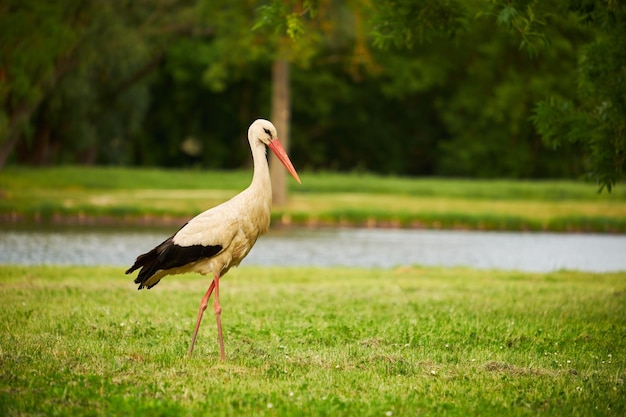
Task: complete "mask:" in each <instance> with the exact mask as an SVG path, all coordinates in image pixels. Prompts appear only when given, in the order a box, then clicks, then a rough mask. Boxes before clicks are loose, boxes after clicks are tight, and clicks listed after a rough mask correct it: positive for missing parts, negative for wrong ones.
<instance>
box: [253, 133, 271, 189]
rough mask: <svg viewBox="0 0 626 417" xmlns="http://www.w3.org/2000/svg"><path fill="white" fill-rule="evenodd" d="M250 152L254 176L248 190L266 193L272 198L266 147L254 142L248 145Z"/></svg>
mask: <svg viewBox="0 0 626 417" xmlns="http://www.w3.org/2000/svg"><path fill="white" fill-rule="evenodd" d="M250 145H251V146H250V148H251V150H252V162H253V164H254V174H253V176H252V183H251V184H250V188H254V189H256V190H260V191H259V192H265V193H268V195H269V198H270V199H271V197H272V182H271V180H270V169H269V166H268V164H267V155H266V152H267V151H266V149H267V148H266V147H265V145H264V144H263V143H261V142H258V141H254V142H252V143H251V144H250Z"/></svg>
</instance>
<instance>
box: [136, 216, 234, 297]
mask: <svg viewBox="0 0 626 417" xmlns="http://www.w3.org/2000/svg"><path fill="white" fill-rule="evenodd" d="M183 227H184V226H183ZM174 236H175V234H174V235H172V236H170V237H169V238H167V239H166V240H165V241H163V243H161V244H160V245H158V246H157V247H155V248H154V249H152V250H151V251H149V252H146V253H144V254H143V255H139V256H138V257H137V260H136V261H135V263H134V264H133V266H131V267H130V268H128V270H127V271H126V273H127V274H130V273H131V272H133V271H135V270H136V269H139V268H141V270H140V271H139V275H137V278H135V284H140V285H139V289H142V288H144V285H143V284H144V282H146V281H147V280H148V279H150V277H152V276H153V275H154V274H155V273H156V272H157V271H160V270H167V269H171V268H177V267H181V266H185V265H187V264H190V263H192V262H196V261H198V260H200V259H204V258H210V257H212V256H214V255H216V254H218V253H219V252H220V251H221V250H222V246H221V245H215V246H204V245H192V246H179V245H177V244H175V243H174ZM156 284H158V282H155V283H154V284H152V285H150V286H149V287H147V288H152V287H153V286H155V285H156Z"/></svg>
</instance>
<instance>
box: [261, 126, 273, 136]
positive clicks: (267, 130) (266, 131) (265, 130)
mask: <svg viewBox="0 0 626 417" xmlns="http://www.w3.org/2000/svg"><path fill="white" fill-rule="evenodd" d="M263 131H264V132H265V133H267V134H268V135H270V137H272V134H271V133H270V130H269V129H266V128H263Z"/></svg>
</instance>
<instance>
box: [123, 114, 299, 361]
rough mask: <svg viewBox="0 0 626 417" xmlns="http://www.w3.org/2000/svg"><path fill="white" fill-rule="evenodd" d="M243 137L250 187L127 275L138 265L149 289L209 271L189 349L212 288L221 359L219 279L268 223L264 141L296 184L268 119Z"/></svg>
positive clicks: (269, 198)
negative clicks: (250, 173) (250, 169)
mask: <svg viewBox="0 0 626 417" xmlns="http://www.w3.org/2000/svg"><path fill="white" fill-rule="evenodd" d="M248 141H249V142H250V148H251V150H252V159H253V162H254V175H253V177H252V182H251V183H250V186H249V187H248V188H246V189H245V190H244V191H242V192H241V193H239V194H237V195H236V196H235V197H233V198H231V199H230V200H228V201H226V202H224V203H222V204H220V205H218V206H216V207H213V208H212V209H209V210H207V211H205V212H203V213H201V214H199V215H197V216H196V217H194V218H193V219H191V220H190V221H189V222H187V223H186V224H185V225H184V226H183V227H182V228H180V229H179V230H178V232H176V233H175V234H174V235H172V236H171V237H169V238H168V239H166V240H165V241H164V242H163V243H161V244H160V245H158V246H157V247H155V248H154V249H152V250H151V251H149V252H147V253H144V254H143V255H139V256H138V257H137V260H136V261H135V264H134V265H133V266H132V267H130V268H129V269H128V270H127V271H126V273H127V274H130V273H131V272H133V271H134V270H136V269H139V268H141V270H140V271H139V275H138V276H137V278H136V279H135V284H139V289H142V288H148V289H149V288H152V287H154V286H155V285H156V284H158V283H159V281H160V280H161V278H163V277H164V276H166V275H171V274H182V273H186V272H198V273H200V274H202V275H205V274H209V273H211V274H212V275H213V281H212V282H211V285H210V286H209V289H208V290H207V292H206V294H205V295H204V297H203V298H202V301H201V302H200V311H199V312H198V319H197V321H196V327H195V329H194V332H193V338H192V339H191V346H190V347H189V356H191V354H192V353H193V346H194V344H195V343H196V336H197V335H198V328H199V327H200V321H201V320H202V314H203V313H204V310H206V308H207V305H208V302H209V298H210V297H211V293H212V292H213V290H215V298H214V300H213V310H214V311H215V317H216V319H217V336H218V340H219V346H220V355H221V358H222V360H224V359H225V358H226V355H225V353H224V340H223V338H222V321H221V312H222V307H221V306H220V302H219V288H220V286H219V280H220V277H223V276H224V274H226V272H228V270H229V269H230V268H232V267H233V266H237V265H239V263H240V262H241V261H242V260H243V258H245V257H246V255H247V254H248V252H250V249H252V246H253V245H254V243H255V242H256V240H257V238H258V237H259V236H260V235H262V234H263V233H265V232H267V230H268V229H269V226H270V207H271V204H272V184H271V181H270V174H269V168H268V165H267V159H266V150H265V145H267V146H268V147H269V148H270V149H271V150H272V151H273V152H274V153H275V154H276V156H277V157H278V159H279V160H280V161H281V162H282V163H283V165H284V166H285V168H287V170H288V171H289V173H290V174H291V175H292V176H293V177H294V178H295V179H296V181H298V183H300V178H299V177H298V173H297V172H296V170H295V168H294V167H293V165H292V164H291V161H290V160H289V157H288V156H287V153H286V152H285V149H284V148H283V146H282V145H281V143H280V142H279V141H278V138H277V137H276V128H275V127H274V125H273V124H272V123H270V122H269V121H267V120H263V119H259V120H256V121H255V122H254V123H252V125H250V128H249V129H248Z"/></svg>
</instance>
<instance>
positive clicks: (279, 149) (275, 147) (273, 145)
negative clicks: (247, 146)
mask: <svg viewBox="0 0 626 417" xmlns="http://www.w3.org/2000/svg"><path fill="white" fill-rule="evenodd" d="M268 146H269V147H270V149H271V150H272V152H274V155H276V156H277V157H278V159H280V162H282V163H283V165H284V166H285V168H287V171H289V173H290V174H291V176H292V177H294V178H295V179H296V181H298V184H302V182H300V177H299V176H298V173H297V172H296V169H295V168H294V167H293V164H292V163H291V160H290V159H289V157H288V156H287V152H285V148H283V145H281V143H280V142H279V141H278V138H276V139H272V140H271V141H270V144H269V145H268Z"/></svg>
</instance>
